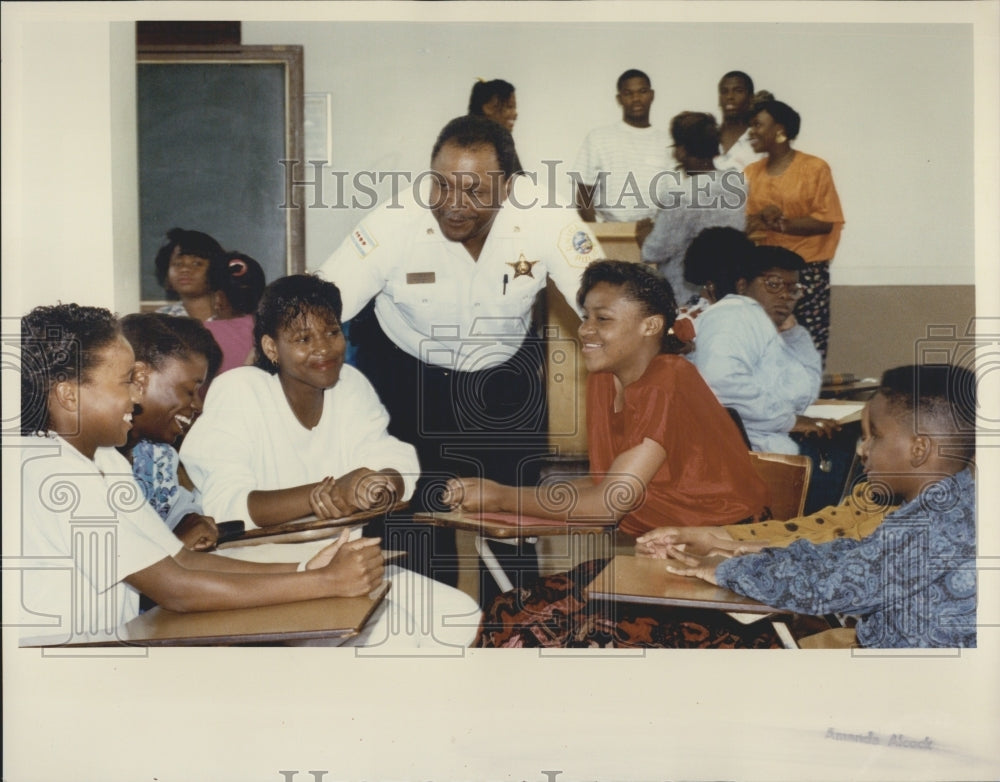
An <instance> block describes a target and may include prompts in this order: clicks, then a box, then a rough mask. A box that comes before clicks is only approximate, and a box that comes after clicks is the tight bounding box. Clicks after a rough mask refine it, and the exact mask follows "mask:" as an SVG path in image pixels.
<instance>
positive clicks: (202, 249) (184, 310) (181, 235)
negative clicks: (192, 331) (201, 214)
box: [154, 228, 223, 320]
mask: <svg viewBox="0 0 1000 782" xmlns="http://www.w3.org/2000/svg"><path fill="white" fill-rule="evenodd" d="M222 252H223V250H222V245H220V244H219V243H218V242H217V241H215V239H213V238H212V237H211V236H209V235H208V234H206V233H202V232H201V231H188V230H185V229H183V228H171V229H170V230H169V231H167V239H166V241H165V242H164V243H163V245H162V246H161V247H160V249H159V250H157V252H156V259H155V262H154V263H155V266H156V281H157V282H159V283H160V285H162V286H163V290H164V292H165V293H166V294H167V298H168V299H170V300H172V301H173V303H172V304H167V305H165V306H163V307H160V309H159V310H157V311H158V312H164V313H166V314H167V315H181V316H187V317H191V318H197V319H198V320H208V318H210V317H211V316H212V298H211V292H210V290H209V287H208V267H209V264H210V263H211V262H212V259H213V258H215V257H216V256H218V255H221V254H222ZM178 299H179V301H177V300H178Z"/></svg>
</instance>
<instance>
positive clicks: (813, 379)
mask: <svg viewBox="0 0 1000 782" xmlns="http://www.w3.org/2000/svg"><path fill="white" fill-rule="evenodd" d="M745 260H746V265H745V266H744V267H743V268H742V269H739V270H737V271H736V272H734V274H733V275H732V276H731V278H730V279H729V280H727V281H723V280H720V283H723V284H725V285H726V286H727V287H721V289H720V286H717V287H716V293H717V294H718V295H721V296H722V298H721V300H720V301H719V302H718V303H716V304H715V305H713V306H712V307H711V308H709V310H708V311H707V312H705V313H704V314H703V315H702V316H701V317H700V318H699V319H698V340H697V348H696V349H695V350H694V351H693V352H692V353H690V354H689V356H688V357H689V358H690V359H691V360H692V361H693V362H694V365H695V366H696V367H698V371H699V372H700V373H701V376H702V377H703V378H704V379H705V382H706V383H708V385H709V387H710V388H711V389H712V391H714V392H715V395H716V396H717V397H718V398H719V401H720V402H722V404H723V405H725V406H726V407H728V408H731V409H733V410H735V411H736V412H737V413H739V415H740V418H741V420H742V422H743V426H744V427H745V429H746V432H747V436H748V438H749V440H750V445H751V447H752V448H753V450H755V451H770V452H774V453H790V454H795V453H801V454H804V455H806V456H808V457H809V458H810V459H811V460H812V461H813V473H812V476H813V477H812V480H811V481H810V484H809V495H808V497H807V498H806V511H807V512H812V511H814V510H816V509H817V508H822V507H824V506H826V505H830V504H832V503H835V502H838V501H839V500H840V497H841V494H842V493H843V490H844V486H845V484H846V483H847V480H848V474H847V473H848V470H849V468H850V465H851V461H852V454H853V452H854V442H855V438H856V436H857V434H856V433H855V432H852V431H851V430H845V431H843V432H842V431H841V430H840V425H839V424H838V423H837V422H836V421H833V420H831V419H821V418H812V417H809V416H806V415H803V413H804V412H805V410H806V408H807V407H808V406H809V405H811V404H812V403H813V402H815V401H816V399H817V398H818V397H819V388H820V382H821V380H822V362H821V360H820V356H819V352H818V351H817V350H816V348H815V346H814V345H813V342H812V338H811V337H810V336H809V333H808V332H807V331H806V330H805V329H804V328H803V327H802V326H800V325H799V324H798V323H797V322H796V320H795V316H794V315H793V314H792V311H793V310H794V309H795V302H796V301H797V300H798V298H799V297H800V296H801V295H802V285H801V283H799V272H800V271H801V269H802V268H803V266H804V261H803V260H802V259H801V258H800V257H799V256H798V255H796V254H795V253H793V252H792V251H791V250H786V249H784V248H782V247H755V248H754V249H753V251H752V252H751V253H750V254H749V255H748V256H747V257H746V259H745ZM729 285H731V286H732V287H731V289H730V288H728V286H729Z"/></svg>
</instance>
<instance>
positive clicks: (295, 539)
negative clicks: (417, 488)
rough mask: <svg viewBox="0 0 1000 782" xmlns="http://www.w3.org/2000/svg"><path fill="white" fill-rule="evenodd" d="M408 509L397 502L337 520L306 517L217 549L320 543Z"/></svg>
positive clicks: (260, 529) (250, 532)
mask: <svg viewBox="0 0 1000 782" xmlns="http://www.w3.org/2000/svg"><path fill="white" fill-rule="evenodd" d="M406 507H408V503H406V502H399V503H396V504H395V505H393V506H392V507H391V508H388V509H386V508H376V509H374V510H363V511H358V512H357V513H352V514H351V515H349V516H343V517H341V518H339V519H320V518H317V517H316V516H307V517H305V518H303V519H296V520H295V521H286V522H285V523H284V524H274V525H272V526H270V527H257V528H255V529H250V530H247V531H246V532H244V533H243V534H242V535H240V536H239V537H237V538H233V539H231V540H227V541H225V542H224V543H220V544H219V546H218V547H219V548H220V549H226V548H237V547H240V546H256V545H258V544H260V543H303V542H305V541H309V540H322V539H323V538H328V537H335V536H336V534H339V533H338V530H340V529H343V528H344V527H362V526H364V525H365V524H366V523H368V522H369V521H371V520H372V519H377V518H380V517H381V516H385V515H386V514H387V513H393V512H395V511H398V510H403V509H404V508H406Z"/></svg>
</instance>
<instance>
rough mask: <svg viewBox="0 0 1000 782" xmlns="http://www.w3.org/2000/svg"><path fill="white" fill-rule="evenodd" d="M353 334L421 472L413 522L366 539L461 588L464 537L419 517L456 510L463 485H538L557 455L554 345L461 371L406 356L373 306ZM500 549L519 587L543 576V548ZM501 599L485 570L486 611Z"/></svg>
mask: <svg viewBox="0 0 1000 782" xmlns="http://www.w3.org/2000/svg"><path fill="white" fill-rule="evenodd" d="M349 334H350V339H351V343H352V344H353V345H354V346H356V353H355V358H354V363H355V365H356V366H357V368H358V369H360V370H361V371H362V372H363V373H364V374H365V376H366V377H367V378H368V380H369V381H370V382H371V384H372V385H373V386H374V387H375V391H376V392H377V393H378V395H379V398H380V399H381V400H382V404H383V405H385V407H386V409H387V410H388V411H389V416H390V422H389V433H390V434H392V435H393V436H395V437H397V438H399V439H400V440H403V441H404V442H408V443H411V444H412V445H413V446H415V447H416V449H417V455H418V457H419V459H420V468H421V478H420V480H419V481H418V482H417V488H416V491H415V492H414V495H413V498H412V499H411V500H410V511H409V515H405V516H398V515H396V514H393V516H391V517H390V518H389V519H388V520H387V521H386V522H385V523H384V526H380V525H377V524H376V525H369V528H368V529H366V531H365V534H366V535H372V536H375V535H380V536H381V537H382V539H383V546H384V547H385V548H390V549H397V550H403V551H406V552H407V560H406V562H405V564H406V567H408V568H410V569H411V570H415V571H417V572H420V573H422V574H424V575H427V576H429V577H431V578H435V579H437V580H438V581H442V582H443V583H446V584H449V585H451V586H454V585H455V584H456V583H457V581H458V570H459V566H460V562H459V559H458V553H457V549H456V545H455V532H454V531H453V530H450V529H445V528H441V527H433V526H431V525H424V524H414V523H413V522H412V521H411V518H410V517H411V515H412V513H415V512H421V511H443V510H448V508H446V507H445V506H444V505H443V503H442V502H441V493H442V491H443V489H444V485H445V483H446V482H447V480H448V479H449V478H452V477H455V476H460V477H482V478H489V479H491V480H494V481H497V482H499V483H504V484H508V485H520V486H533V485H535V484H536V483H537V482H538V479H539V472H540V469H541V467H542V465H543V462H544V459H545V458H546V457H547V456H548V455H549V454H550V453H551V449H550V448H549V447H548V437H547V428H548V427H547V424H548V415H547V407H546V396H545V382H544V377H545V373H544V368H545V345H544V341H543V340H541V339H538V338H535V337H532V336H531V335H529V336H528V337H526V338H525V340H524V342H523V343H522V345H521V347H520V349H519V350H518V351H517V353H515V354H514V355H513V356H512V357H511V358H510V359H509V360H508V361H506V362H504V363H502V364H499V365H497V366H494V367H484V368H483V369H481V370H478V371H472V372H459V371H455V370H452V369H446V368H442V367H439V366H436V365H432V364H426V363H424V362H422V361H420V360H418V359H416V358H414V357H413V356H411V355H410V354H409V353H407V352H406V351H404V350H401V349H400V348H398V347H397V346H396V345H395V344H394V343H393V342H392V340H390V339H389V338H388V337H387V336H386V335H385V333H384V332H383V330H382V328H381V326H380V325H379V323H378V320H377V319H376V317H375V313H374V307H373V305H372V304H371V303H370V304H369V305H368V306H367V307H366V308H365V309H364V310H362V311H361V312H360V313H359V314H358V315H357V316H356V317H355V318H353V319H352V320H351V323H350V328H349ZM482 342H483V344H482V347H481V348H480V349H479V352H478V353H477V355H481V356H482V357H483V358H484V359H485V358H488V357H489V355H490V353H491V352H492V350H494V349H495V345H496V341H495V340H493V341H490V340H485V339H484V340H483V341H482ZM472 365H473V366H474V365H475V361H473V362H472ZM369 466H372V467H374V465H369ZM491 547H492V549H493V550H494V551H495V552H497V556H498V559H500V561H501V564H502V565H503V566H504V568H505V570H507V571H508V575H509V576H510V577H511V580H512V581H513V583H514V585H515V587H516V586H518V585H519V584H521V583H526V582H527V581H529V580H531V579H533V578H536V577H537V575H538V571H537V558H536V556H535V552H534V546H532V545H530V544H523V543H522V544H519V545H518V546H517V547H512V546H510V545H505V544H497V543H491ZM500 552H503V553H500ZM497 592H498V589H497V588H496V584H495V582H494V580H493V578H492V577H491V576H490V575H489V574H488V573H485V572H484V571H483V569H482V568H480V602H481V603H482V604H483V605H487V604H488V603H489V601H490V599H491V598H492V597H493V596H495V595H496V594H497Z"/></svg>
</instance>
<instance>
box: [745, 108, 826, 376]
mask: <svg viewBox="0 0 1000 782" xmlns="http://www.w3.org/2000/svg"><path fill="white" fill-rule="evenodd" d="M755 110H756V111H755V114H754V116H753V119H751V121H750V143H751V144H752V146H753V149H754V151H755V152H765V153H766V154H767V157H766V158H765V159H763V160H758V161H757V162H756V163H751V164H750V165H749V166H747V167H746V170H745V171H744V172H743V173H744V175H745V176H746V181H747V189H748V191H749V194H748V198H747V234H748V235H749V236H750V238H751V239H753V240H754V241H755V242H757V243H758V244H767V245H775V246H778V247H784V248H785V249H788V250H791V251H792V252H794V253H798V254H799V255H801V256H802V257H803V259H805V261H806V264H807V266H806V271H804V272H803V273H802V279H801V282H802V284H803V285H804V286H805V288H806V294H805V295H804V296H803V297H802V299H801V300H800V301H799V303H798V306H797V307H796V309H795V316H796V318H797V319H798V321H799V322H800V323H801V324H802V325H803V326H805V327H806V329H807V330H808V331H809V334H810V335H811V336H812V338H813V342H814V343H815V344H816V349H817V350H818V351H819V353H820V355H821V356H822V357H823V361H824V362H825V361H826V348H827V342H828V341H829V336H830V261H831V260H833V255H834V253H835V252H836V250H837V244H838V242H839V241H840V232H841V230H842V228H843V226H844V213H843V211H842V210H841V208H840V197H839V196H838V195H837V189H836V187H834V185H833V175H832V174H831V173H830V166H828V165H827V163H826V161H824V160H821V159H820V158H818V157H815V156H814V155H807V154H806V153H805V152H799V151H797V150H794V149H792V146H791V142H792V140H793V139H794V138H795V137H796V136H798V135H799V128H800V126H801V119H800V117H799V115H798V113H797V112H796V111H795V110H794V109H793V108H792V107H791V106H789V105H788V104H786V103H782V102H780V101H776V100H769V101H765V102H763V103H759V104H757V105H756V106H755Z"/></svg>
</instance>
